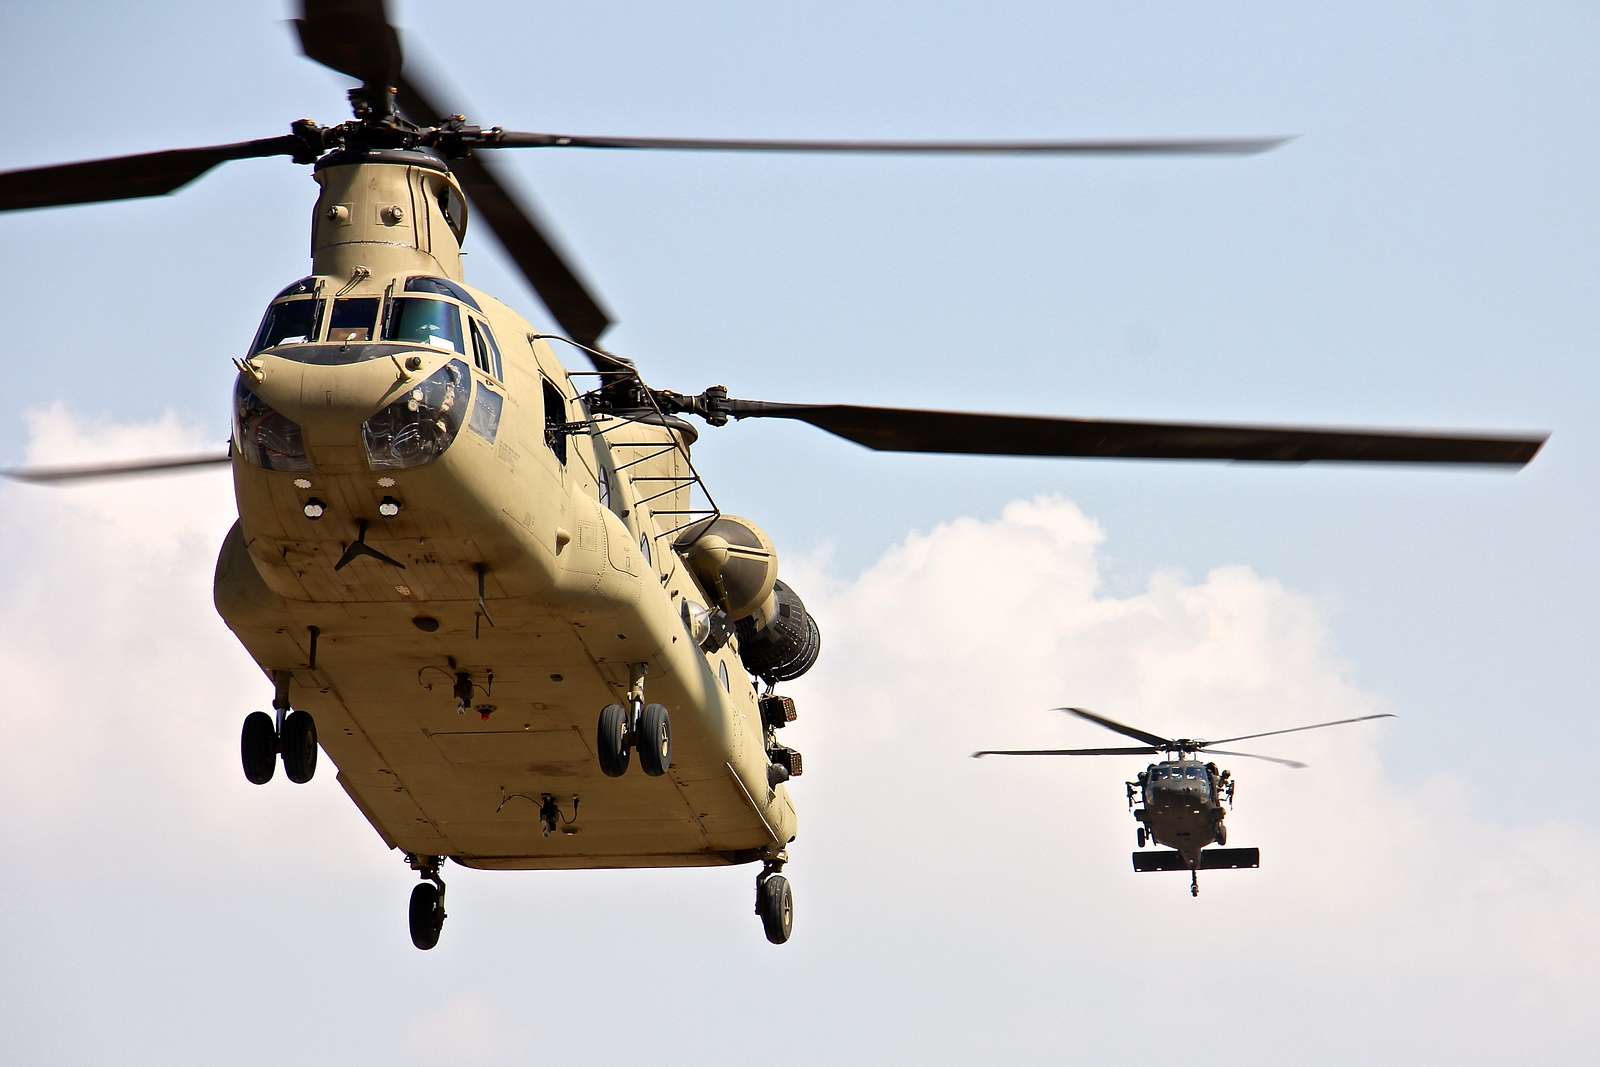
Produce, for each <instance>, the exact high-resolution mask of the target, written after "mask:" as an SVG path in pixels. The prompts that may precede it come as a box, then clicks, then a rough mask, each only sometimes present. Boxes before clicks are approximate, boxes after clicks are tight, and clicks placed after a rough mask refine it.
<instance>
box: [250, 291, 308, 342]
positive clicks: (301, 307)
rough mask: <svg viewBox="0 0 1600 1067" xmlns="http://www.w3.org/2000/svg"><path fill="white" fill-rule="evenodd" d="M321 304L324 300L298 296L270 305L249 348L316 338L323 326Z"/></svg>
mask: <svg viewBox="0 0 1600 1067" xmlns="http://www.w3.org/2000/svg"><path fill="white" fill-rule="evenodd" d="M322 304H323V302H322V301H321V300H315V299H309V298H306V297H299V298H295V299H290V300H280V301H278V302H276V303H274V304H271V305H269V306H268V307H267V314H266V317H265V318H263V319H262V320H261V328H260V329H259V330H257V331H256V339H255V343H254V344H252V345H251V346H250V351H251V352H252V353H256V352H260V351H261V350H262V349H264V348H271V347H272V346H273V345H300V344H305V343H306V342H307V341H315V340H316V339H317V334H318V333H320V332H321V330H322Z"/></svg>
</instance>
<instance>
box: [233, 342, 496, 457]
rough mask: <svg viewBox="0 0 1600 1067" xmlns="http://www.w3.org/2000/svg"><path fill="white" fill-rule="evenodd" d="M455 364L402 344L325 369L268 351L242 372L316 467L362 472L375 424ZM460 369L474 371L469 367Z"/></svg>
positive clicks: (247, 386) (245, 384)
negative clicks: (367, 430) (367, 431)
mask: <svg viewBox="0 0 1600 1067" xmlns="http://www.w3.org/2000/svg"><path fill="white" fill-rule="evenodd" d="M297 354H298V353H297ZM450 363H451V360H450V357H449V355H448V354H445V353H434V352H430V351H427V350H407V349H402V348H397V347H394V346H384V348H383V350H382V352H381V354H378V355H377V356H376V357H375V358H366V359H363V360H360V361H358V362H356V361H352V362H339V363H334V362H329V363H318V362H312V361H310V360H306V359H294V358H286V357H284V356H280V355H276V354H266V353H263V354H261V355H258V356H256V357H255V358H254V359H252V360H251V361H250V362H249V363H247V364H244V365H242V366H241V368H240V382H239V387H240V390H241V393H243V392H245V391H247V392H248V393H251V394H254V396H255V397H256V398H258V399H259V400H260V402H261V403H263V404H265V405H266V407H267V408H268V409H269V410H270V411H271V412H273V413H275V414H276V415H277V416H280V417H281V418H282V419H284V420H287V421H288V423H289V424H290V425H291V426H292V427H293V428H295V430H296V433H297V436H298V440H299V442H300V447H301V448H303V449H304V450H305V451H306V452H307V453H309V457H308V458H309V460H310V463H311V466H312V467H313V469H316V470H319V471H322V472H323V473H327V474H338V473H356V472H360V471H364V470H366V468H367V466H368V457H367V451H366V449H365V448H364V446H363V440H364V435H363V427H364V426H365V425H366V423H367V422H368V420H369V419H371V418H372V417H373V416H374V415H376V414H377V413H379V412H382V411H384V410H385V409H388V408H390V407H391V406H393V405H395V404H397V403H403V402H404V401H405V400H406V398H407V396H408V395H409V394H412V393H415V392H416V391H417V390H418V389H419V388H423V389H424V390H425V389H426V385H427V382H428V380H429V376H430V374H435V373H437V372H440V371H443V370H445V369H446V366H447V364H450ZM460 370H461V372H462V373H466V371H465V367H461V368H460ZM460 376H461V375H460V374H458V375H457V377H460ZM421 414H423V412H421V404H420V403H419V404H418V417H420V416H421ZM450 436H451V437H453V436H454V435H453V434H451V435H450ZM436 443H437V444H440V445H441V447H438V448H436V452H442V451H443V446H446V445H447V444H448V442H447V441H446V442H436Z"/></svg>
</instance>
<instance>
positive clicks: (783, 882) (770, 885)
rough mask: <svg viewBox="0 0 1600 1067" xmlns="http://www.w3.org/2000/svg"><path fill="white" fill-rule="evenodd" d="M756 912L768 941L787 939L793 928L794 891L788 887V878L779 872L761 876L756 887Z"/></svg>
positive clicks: (774, 942) (782, 941)
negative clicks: (764, 876)
mask: <svg viewBox="0 0 1600 1067" xmlns="http://www.w3.org/2000/svg"><path fill="white" fill-rule="evenodd" d="M756 912H757V913H758V914H759V915H760V916H761V927H762V929H763V930H765V931H766V933H767V940H768V941H771V942H772V943H773V944H774V945H781V944H783V943H784V942H785V941H788V940H789V934H790V933H791V932H792V931H793V930H794V891H793V890H791V889H790V888H789V879H787V878H785V877H784V876H783V875H781V874H771V875H768V876H767V877H766V878H763V879H762V880H761V884H760V885H759V886H757V887H756Z"/></svg>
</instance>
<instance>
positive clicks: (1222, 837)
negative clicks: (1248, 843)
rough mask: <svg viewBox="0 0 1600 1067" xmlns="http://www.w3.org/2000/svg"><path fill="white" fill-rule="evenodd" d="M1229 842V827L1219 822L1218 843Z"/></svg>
mask: <svg viewBox="0 0 1600 1067" xmlns="http://www.w3.org/2000/svg"><path fill="white" fill-rule="evenodd" d="M1227 843H1228V828H1227V827H1226V826H1223V825H1222V824H1221V823H1218V824H1217V844H1219V845H1226V844H1227Z"/></svg>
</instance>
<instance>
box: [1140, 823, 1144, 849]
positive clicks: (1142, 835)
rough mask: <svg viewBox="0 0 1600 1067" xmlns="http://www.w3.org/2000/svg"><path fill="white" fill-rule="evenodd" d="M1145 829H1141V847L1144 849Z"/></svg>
mask: <svg viewBox="0 0 1600 1067" xmlns="http://www.w3.org/2000/svg"><path fill="white" fill-rule="evenodd" d="M1144 837H1145V834H1144V827H1142V826H1141V827H1139V847H1140V848H1144Z"/></svg>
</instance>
